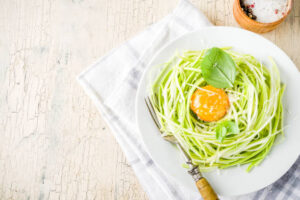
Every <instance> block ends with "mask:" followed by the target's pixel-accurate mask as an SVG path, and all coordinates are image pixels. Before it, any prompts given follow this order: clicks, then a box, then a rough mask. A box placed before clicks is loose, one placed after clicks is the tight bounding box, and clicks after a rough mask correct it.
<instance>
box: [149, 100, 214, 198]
mask: <svg viewBox="0 0 300 200" xmlns="http://www.w3.org/2000/svg"><path fill="white" fill-rule="evenodd" d="M145 103H146V105H147V108H148V110H149V113H150V115H151V117H152V119H153V121H154V123H155V125H156V127H157V128H158V130H159V131H161V129H160V123H159V121H158V118H157V116H156V114H155V110H154V107H153V105H152V103H151V101H150V98H149V97H147V98H145ZM163 138H164V139H165V140H166V141H168V142H171V143H172V144H175V145H176V146H177V148H178V149H179V150H180V151H181V152H182V155H183V156H184V159H185V161H186V164H188V166H189V168H190V170H189V171H188V173H189V174H190V175H191V176H192V177H193V179H194V180H195V182H196V186H197V188H198V190H199V192H200V194H201V196H202V198H203V199H204V200H217V199H219V198H218V196H217V194H216V193H215V191H214V189H213V188H212V187H211V186H210V184H209V183H208V181H207V180H206V179H205V178H204V177H203V176H202V174H201V172H200V171H199V168H198V166H197V165H194V164H193V163H192V160H191V158H190V156H189V155H188V154H187V152H186V151H185V150H184V148H183V147H182V146H181V144H180V143H179V142H178V141H177V140H176V138H175V137H174V136H173V135H168V136H164V137H163Z"/></svg>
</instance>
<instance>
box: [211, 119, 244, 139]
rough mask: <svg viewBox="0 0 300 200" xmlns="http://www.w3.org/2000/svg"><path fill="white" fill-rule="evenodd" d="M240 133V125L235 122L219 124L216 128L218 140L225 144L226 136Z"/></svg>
mask: <svg viewBox="0 0 300 200" xmlns="http://www.w3.org/2000/svg"><path fill="white" fill-rule="evenodd" d="M239 132H240V130H239V127H238V125H237V124H236V123H235V122H233V121H224V122H221V123H218V125H217V127H216V139H217V140H218V141H219V142H223V140H224V139H225V137H226V135H230V134H238V133H239Z"/></svg>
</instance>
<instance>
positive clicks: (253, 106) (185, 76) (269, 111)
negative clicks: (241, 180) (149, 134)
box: [150, 48, 285, 171]
mask: <svg viewBox="0 0 300 200" xmlns="http://www.w3.org/2000/svg"><path fill="white" fill-rule="evenodd" d="M223 50H224V51H226V52H227V53H228V54H229V55H230V56H231V57H232V59H233V60H234V62H235V64H236V70H237V75H236V79H235V82H234V86H233V87H232V88H226V89H225V92H226V93H227V95H228V96H229V101H230V109H229V110H228V112H227V114H226V115H225V116H224V118H222V119H221V120H219V121H215V122H204V121H202V120H200V119H199V118H198V117H197V116H196V115H195V114H194V113H193V112H192V111H191V109H190V104H191V96H192V94H193V93H194V91H195V90H196V89H199V88H201V87H203V86H205V85H207V83H206V82H205V80H204V79H203V77H202V74H201V67H200V66H201V62H202V59H203V57H204V55H205V52H206V51H207V50H200V51H185V52H182V53H180V54H179V53H177V54H176V55H175V56H174V57H173V58H172V59H171V60H170V61H169V62H167V63H165V64H163V65H164V66H163V70H162V71H161V72H160V75H159V76H158V78H157V79H156V80H155V82H154V84H153V86H152V87H151V95H150V99H151V102H152V104H153V106H154V109H155V112H156V115H157V117H158V119H159V122H160V125H161V132H162V136H167V135H173V136H174V137H175V138H176V139H177V141H178V142H179V143H180V144H181V145H182V147H183V148H184V149H185V151H186V152H187V153H188V154H189V156H190V157H191V159H192V162H193V164H195V165H198V166H199V169H200V170H201V171H210V170H213V169H216V168H219V169H224V168H228V167H232V166H237V165H243V164H249V165H248V168H247V171H250V170H251V169H252V168H253V167H254V166H257V165H258V164H259V163H260V162H261V161H263V160H264V158H265V157H266V156H267V154H268V153H269V151H270V149H271V147H272V145H273V144H274V140H275V138H276V136H277V135H278V134H283V132H282V128H283V125H282V122H283V108H282V100H281V99H282V95H283V91H284V88H285V86H284V85H283V84H281V82H280V75H279V71H278V69H277V66H276V64H275V62H274V61H273V60H272V59H271V58H270V61H271V63H272V67H270V69H268V68H266V67H265V66H264V65H263V64H262V63H260V62H259V61H258V60H256V59H255V58H254V57H253V56H251V55H245V54H240V53H237V52H234V51H232V50H230V48H223ZM227 120H231V121H234V122H235V123H236V124H237V125H238V128H239V130H240V132H239V133H238V134H236V135H228V136H226V137H225V139H224V141H223V142H222V143H221V142H219V141H218V140H216V126H217V124H218V123H220V122H223V121H227Z"/></svg>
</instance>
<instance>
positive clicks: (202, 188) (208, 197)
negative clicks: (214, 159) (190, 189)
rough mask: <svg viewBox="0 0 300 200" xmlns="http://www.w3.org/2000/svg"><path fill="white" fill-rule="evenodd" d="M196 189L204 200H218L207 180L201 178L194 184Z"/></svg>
mask: <svg viewBox="0 0 300 200" xmlns="http://www.w3.org/2000/svg"><path fill="white" fill-rule="evenodd" d="M196 185H197V188H198V190H199V192H200V194H201V196H202V198H203V199H204V200H217V199H219V198H218V196H217V194H216V193H215V191H214V189H213V188H212V187H211V186H210V184H209V183H208V182H207V180H206V179H205V178H204V177H202V178H200V179H199V180H198V181H197V182H196Z"/></svg>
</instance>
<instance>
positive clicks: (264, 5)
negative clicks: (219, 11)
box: [243, 0, 288, 23]
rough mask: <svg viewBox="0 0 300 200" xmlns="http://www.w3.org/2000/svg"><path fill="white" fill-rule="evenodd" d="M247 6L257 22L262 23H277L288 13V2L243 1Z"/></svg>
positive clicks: (285, 0) (269, 0) (277, 0)
mask: <svg viewBox="0 0 300 200" xmlns="http://www.w3.org/2000/svg"><path fill="white" fill-rule="evenodd" d="M243 2H244V5H245V6H249V7H250V8H251V9H252V11H253V14H254V15H255V16H256V17H257V18H256V21H258V22H262V23H270V22H275V21H277V20H279V19H280V18H282V17H283V15H284V14H285V13H286V11H287V4H288V1H287V0H243Z"/></svg>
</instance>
